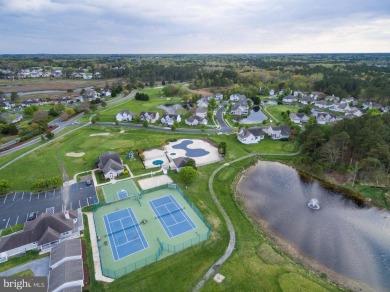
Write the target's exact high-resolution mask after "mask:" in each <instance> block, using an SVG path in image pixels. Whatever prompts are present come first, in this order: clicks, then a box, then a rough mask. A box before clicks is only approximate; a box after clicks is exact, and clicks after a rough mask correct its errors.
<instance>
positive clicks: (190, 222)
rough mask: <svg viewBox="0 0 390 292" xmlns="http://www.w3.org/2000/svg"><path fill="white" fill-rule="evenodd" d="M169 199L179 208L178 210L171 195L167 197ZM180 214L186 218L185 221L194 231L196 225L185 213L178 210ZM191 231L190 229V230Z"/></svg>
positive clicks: (177, 204)
mask: <svg viewBox="0 0 390 292" xmlns="http://www.w3.org/2000/svg"><path fill="white" fill-rule="evenodd" d="M169 197H170V198H171V200H172V202H173V203H174V204H175V205H176V206H177V207H179V208H180V209H182V208H181V206H180V205H179V203H178V202H176V200H175V198H173V197H172V195H169ZM180 213H181V214H182V215H183V216H184V218H186V220H187V221H188V224H190V226H191V227H192V229H196V224H195V223H194V222H192V220H191V218H190V217H189V216H188V215H187V213H186V212H183V210H180ZM190 230H191V229H190Z"/></svg>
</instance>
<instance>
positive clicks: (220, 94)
mask: <svg viewBox="0 0 390 292" xmlns="http://www.w3.org/2000/svg"><path fill="white" fill-rule="evenodd" d="M214 98H215V99H216V100H217V101H221V100H222V99H223V94H222V93H220V92H218V93H216V94H215V95H214Z"/></svg>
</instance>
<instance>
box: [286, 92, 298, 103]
mask: <svg viewBox="0 0 390 292" xmlns="http://www.w3.org/2000/svg"><path fill="white" fill-rule="evenodd" d="M297 100H298V99H297V98H296V97H295V96H293V95H291V94H289V95H287V96H285V97H283V103H287V104H290V103H293V102H295V101H297Z"/></svg>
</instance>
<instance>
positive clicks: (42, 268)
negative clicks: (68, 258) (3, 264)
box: [0, 256, 50, 277]
mask: <svg viewBox="0 0 390 292" xmlns="http://www.w3.org/2000/svg"><path fill="white" fill-rule="evenodd" d="M49 264H50V257H49V256H47V257H45V258H41V259H39V260H36V261H32V262H29V263H27V264H24V265H21V266H18V267H15V268H13V269H9V270H7V271H5V272H2V273H0V276H1V277H6V276H11V275H13V274H16V273H19V272H23V271H25V270H32V271H33V273H34V276H35V277H40V276H42V277H43V276H48V275H49Z"/></svg>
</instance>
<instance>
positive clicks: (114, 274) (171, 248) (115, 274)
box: [92, 184, 211, 279]
mask: <svg viewBox="0 0 390 292" xmlns="http://www.w3.org/2000/svg"><path fill="white" fill-rule="evenodd" d="M166 188H171V189H176V190H177V191H178V193H179V194H180V195H181V196H182V197H183V198H184V199H185V200H186V202H187V203H188V204H189V205H190V207H191V208H192V209H193V210H194V212H195V213H196V214H197V215H198V216H199V218H200V219H201V220H202V221H203V222H204V224H205V225H206V226H207V231H206V232H204V233H198V234H197V235H196V236H195V237H193V238H191V239H188V240H186V241H184V242H181V243H178V244H169V243H166V242H163V241H161V240H160V239H159V238H158V237H157V238H156V240H157V241H158V246H159V248H158V249H157V250H156V252H155V253H154V254H152V255H150V256H147V257H145V258H143V259H141V260H138V261H136V262H133V263H131V264H129V265H127V266H125V267H122V268H118V269H109V268H107V267H105V266H104V263H103V261H102V257H101V256H102V254H103V255H104V254H106V252H105V251H102V249H101V248H102V247H101V245H100V244H98V249H99V254H100V256H99V259H100V266H101V269H102V274H103V275H104V276H106V277H110V278H113V279H117V278H119V277H122V276H124V275H126V274H128V273H131V272H133V271H135V270H137V269H140V268H143V267H145V266H147V265H150V264H152V263H155V262H157V261H158V260H159V259H160V257H161V255H162V253H163V252H164V251H166V252H168V253H177V252H180V251H182V250H184V249H186V248H189V247H192V246H194V245H197V244H198V243H200V242H202V241H205V240H207V239H208V238H209V237H210V232H211V227H210V224H209V222H208V221H207V220H206V218H205V217H204V216H203V214H202V213H201V212H200V211H199V209H198V208H197V207H196V206H195V205H194V204H193V203H192V202H191V201H190V199H189V198H188V197H187V196H186V195H185V194H184V192H183V191H182V190H181V189H180V188H179V186H178V185H176V184H164V185H161V186H158V187H155V188H153V189H148V190H145V191H142V195H144V194H147V193H152V192H154V191H157V190H162V189H166ZM111 203H113V202H110V203H107V202H103V203H99V204H97V205H94V206H93V207H92V209H93V210H96V209H97V208H98V207H99V206H102V205H107V204H111ZM93 220H94V221H95V217H94V216H93ZM94 223H95V226H96V222H94ZM96 237H97V234H96ZM97 241H98V242H99V238H98V237H97Z"/></svg>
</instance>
